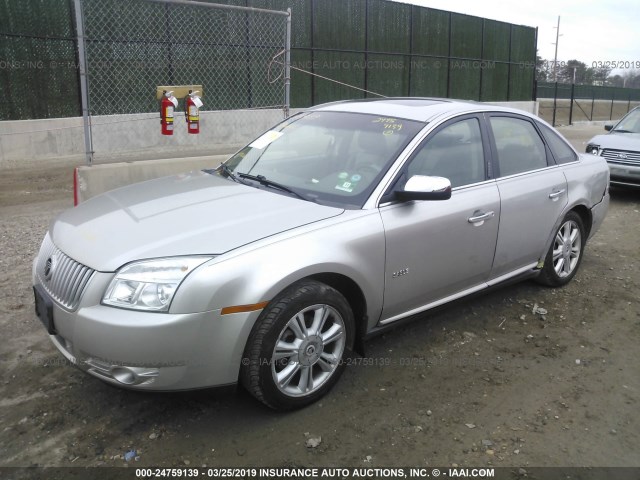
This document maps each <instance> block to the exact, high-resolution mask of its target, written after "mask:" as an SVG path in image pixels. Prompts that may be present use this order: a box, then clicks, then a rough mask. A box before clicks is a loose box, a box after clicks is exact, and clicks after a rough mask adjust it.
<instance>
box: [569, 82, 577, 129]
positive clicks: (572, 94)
mask: <svg viewBox="0 0 640 480" xmlns="http://www.w3.org/2000/svg"><path fill="white" fill-rule="evenodd" d="M575 87H576V84H575V83H572V84H571V103H569V125H572V124H573V99H574V92H575Z"/></svg>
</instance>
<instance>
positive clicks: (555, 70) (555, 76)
mask: <svg viewBox="0 0 640 480" xmlns="http://www.w3.org/2000/svg"><path fill="white" fill-rule="evenodd" d="M555 28H556V29H557V30H556V43H555V46H556V55H555V57H554V58H553V81H554V82H557V81H558V40H560V15H558V26H557V27H555Z"/></svg>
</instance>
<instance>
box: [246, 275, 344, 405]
mask: <svg viewBox="0 0 640 480" xmlns="http://www.w3.org/2000/svg"><path fill="white" fill-rule="evenodd" d="M354 332H355V327H354V319H353V312H352V311H351V307H350V306H349V303H348V302H347V300H346V299H345V298H344V296H343V295H342V294H341V293H340V292H338V291H337V290H335V289H334V288H332V287H330V286H328V285H325V284H323V283H320V282H316V281H302V282H299V283H296V284H294V285H292V286H291V287H289V288H287V289H286V290H285V291H283V292H282V293H281V294H280V295H278V296H277V297H276V298H274V299H273V300H272V301H271V302H270V303H269V305H268V306H267V307H266V308H265V310H264V311H263V312H262V314H261V315H260V318H258V321H257V322H256V324H255V326H254V327H253V330H252V331H251V334H250V335H249V339H248V341H247V346H246V347H245V354H244V358H243V360H242V369H241V372H240V380H241V382H242V384H243V385H244V387H245V388H246V389H247V390H248V391H249V393H251V394H252V395H253V396H254V397H256V398H257V399H258V400H260V401H261V402H262V403H264V404H266V405H267V406H269V407H271V408H273V409H275V410H292V409H296V408H301V407H304V406H306V405H309V404H310V403H313V402H315V401H316V400H318V399H319V398H321V397H322V396H323V395H325V394H326V393H327V392H328V391H329V390H330V389H331V387H333V385H335V383H336V382H337V381H338V378H339V377H340V375H341V374H342V371H343V370H344V367H345V362H344V361H343V358H344V357H345V355H346V354H348V352H349V351H350V350H351V349H352V347H353V342H354V336H355V335H354Z"/></svg>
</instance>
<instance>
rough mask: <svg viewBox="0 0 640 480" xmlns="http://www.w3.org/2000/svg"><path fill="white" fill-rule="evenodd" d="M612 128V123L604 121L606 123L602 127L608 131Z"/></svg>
mask: <svg viewBox="0 0 640 480" xmlns="http://www.w3.org/2000/svg"><path fill="white" fill-rule="evenodd" d="M612 128H613V123H606V124H605V125H604V129H605V130H606V131H607V132H610V131H611V129H612Z"/></svg>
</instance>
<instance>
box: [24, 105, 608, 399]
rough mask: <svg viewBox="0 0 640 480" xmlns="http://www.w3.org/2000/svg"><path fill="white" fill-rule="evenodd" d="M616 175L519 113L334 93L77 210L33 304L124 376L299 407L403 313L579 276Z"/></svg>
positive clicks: (76, 350) (71, 353)
mask: <svg viewBox="0 0 640 480" xmlns="http://www.w3.org/2000/svg"><path fill="white" fill-rule="evenodd" d="M608 185H609V171H608V168H607V165H606V162H605V161H604V159H603V158H602V157H600V156H595V155H587V154H582V155H580V154H578V153H576V151H575V150H574V149H573V148H572V147H571V146H570V145H569V144H568V143H567V142H566V141H565V140H564V138H562V137H561V136H560V135H559V134H558V133H557V132H556V131H555V130H554V129H553V128H551V127H550V126H549V125H548V124H546V123H545V122H544V121H542V120H540V119H539V118H537V117H534V116H531V115H528V114H525V113H523V112H520V111H517V110H513V109H508V108H501V107H493V106H488V105H484V104H479V103H466V102H457V101H451V100H445V99H383V100H375V101H353V102H339V103H333V104H327V105H321V106H318V107H315V108H312V109H309V110H307V111H304V112H302V113H299V114H297V115H295V116H293V117H290V118H288V119H286V120H285V121H283V122H282V123H280V124H279V125H277V126H275V127H273V128H272V129H271V130H269V131H267V132H265V133H264V134H263V135H261V136H260V137H258V138H257V139H255V140H254V141H253V142H251V143H250V144H249V145H247V146H246V147H245V148H243V149H242V150H240V151H239V152H237V153H236V154H235V155H233V156H232V157H231V158H230V159H229V160H228V161H226V162H225V163H223V164H222V165H220V166H218V167H217V168H214V169H211V170H205V171H196V172H191V173H189V174H184V175H179V176H174V177H166V178H161V179H157V180H152V181H148V182H145V183H141V184H137V185H132V186H128V187H124V188H120V189H117V190H114V191H111V192H108V193H106V194H103V195H101V196H99V197H95V198H93V199H91V200H89V201H87V202H85V203H83V204H81V205H80V206H78V207H76V208H74V209H72V210H69V211H67V212H65V213H63V214H62V215H61V216H60V217H58V218H57V219H56V220H55V221H54V222H53V223H52V225H51V228H50V230H49V232H48V233H47V234H46V236H45V238H44V241H43V244H42V247H41V250H40V253H39V255H38V257H37V258H36V259H35V260H34V263H33V284H34V294H35V305H36V312H37V315H38V317H39V318H40V320H41V321H42V322H43V324H44V325H45V328H46V329H47V332H48V334H49V335H50V338H51V340H52V341H53V343H54V344H55V346H56V347H57V348H58V349H59V350H60V351H61V352H62V354H63V355H64V356H65V357H66V358H67V359H69V360H70V361H71V362H73V363H74V364H75V365H76V366H78V367H79V368H82V369H84V370H85V371H87V372H88V373H90V374H91V375H94V376H96V377H98V378H100V379H101V380H103V381H105V382H108V383H111V384H113V385H117V386H122V387H127V388H132V389H138V390H180V389H193V388H202V387H209V386H221V385H228V384H236V383H241V384H242V385H244V387H245V388H246V389H247V390H248V391H249V392H251V393H252V394H253V395H254V396H255V397H256V398H257V399H259V400H260V401H262V402H264V403H265V404H267V405H269V406H270V407H273V408H277V409H291V408H298V407H302V406H304V405H307V404H309V403H311V402H313V401H315V400H317V399H318V398H320V397H321V396H323V395H324V394H326V393H327V391H328V390H329V389H330V388H331V387H332V386H333V385H334V384H335V383H336V381H337V380H338V377H339V376H340V374H341V372H342V371H343V369H344V368H345V359H346V358H347V356H348V355H351V354H352V350H354V349H355V348H356V347H355V346H356V345H361V344H362V342H363V341H364V340H366V339H367V338H368V337H370V336H372V335H374V334H376V333H378V332H381V331H383V330H384V329H386V328H389V327H391V326H393V325H394V324H396V322H398V321H400V320H402V319H406V318H409V317H412V316H414V315H417V314H422V313H423V312H427V311H428V310H430V309H432V308H434V307H436V306H439V305H441V304H444V303H447V302H450V301H452V300H455V299H458V298H461V297H464V296H466V295H469V294H472V293H474V292H478V291H480V290H483V289H487V288H489V287H493V286H496V285H498V284H501V283H503V282H505V281H513V280H515V279H521V278H522V279H524V278H530V277H536V278H537V279H538V281H540V282H541V283H543V284H546V285H550V286H554V287H559V286H562V285H564V284H566V283H567V282H569V281H570V280H571V279H572V278H573V277H574V276H575V275H576V272H577V271H578V268H579V266H580V262H581V260H582V258H583V256H584V248H585V244H586V242H587V240H588V239H589V238H590V237H591V236H592V235H593V234H594V233H595V232H596V230H597V229H598V228H599V227H600V225H601V223H602V221H603V218H604V216H605V214H606V211H607V208H608V203H609V194H608ZM423 316H424V315H423Z"/></svg>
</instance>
